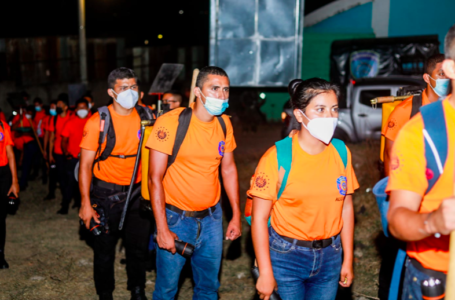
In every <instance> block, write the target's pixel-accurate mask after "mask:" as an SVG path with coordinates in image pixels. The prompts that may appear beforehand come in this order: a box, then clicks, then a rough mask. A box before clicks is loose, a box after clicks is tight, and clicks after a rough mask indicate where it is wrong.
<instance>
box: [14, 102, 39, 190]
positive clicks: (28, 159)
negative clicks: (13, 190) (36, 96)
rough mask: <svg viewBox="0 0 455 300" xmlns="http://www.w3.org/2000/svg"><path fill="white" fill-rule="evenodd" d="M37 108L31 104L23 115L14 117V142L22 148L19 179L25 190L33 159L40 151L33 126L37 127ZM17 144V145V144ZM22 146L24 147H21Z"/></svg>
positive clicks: (22, 188) (21, 186) (19, 148)
mask: <svg viewBox="0 0 455 300" xmlns="http://www.w3.org/2000/svg"><path fill="white" fill-rule="evenodd" d="M34 114H35V108H34V107H33V106H32V105H30V106H27V108H26V109H25V113H23V114H22V115H20V114H19V115H16V116H15V117H14V118H13V126H12V130H13V131H14V138H13V142H14V144H16V141H17V144H19V147H17V148H18V150H22V151H23V153H22V157H23V159H22V168H21V169H22V172H21V178H20V180H19V186H20V188H21V190H22V191H23V190H25V189H26V188H27V185H28V180H29V177H30V171H31V170H32V166H33V161H34V159H35V156H36V155H37V154H38V152H39V147H38V143H37V142H36V139H35V135H34V134H33V129H32V128H31V126H33V128H35V129H36V124H35V123H34V122H33V118H34ZM16 146H17V145H16ZM21 148H22V149H21Z"/></svg>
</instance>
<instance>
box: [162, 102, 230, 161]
mask: <svg viewBox="0 0 455 300" xmlns="http://www.w3.org/2000/svg"><path fill="white" fill-rule="evenodd" d="M192 115H193V109H192V108H191V107H187V108H185V109H184V110H182V112H181V113H180V115H179V125H178V127H177V133H176V135H175V142H174V148H173V149H172V155H169V158H168V160H167V168H166V169H169V167H170V166H171V165H172V164H173V163H174V162H175V159H176V158H177V154H178V152H179V150H180V146H182V143H183V140H184V139H185V136H186V133H187V132H188V128H189V127H190V121H191V116H192ZM216 118H217V119H218V122H219V123H220V125H221V128H222V129H223V133H224V138H226V123H225V122H224V120H223V118H222V117H221V116H217V117H216Z"/></svg>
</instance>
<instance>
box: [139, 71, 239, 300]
mask: <svg viewBox="0 0 455 300" xmlns="http://www.w3.org/2000/svg"><path fill="white" fill-rule="evenodd" d="M194 93H195V95H196V97H197V100H196V101H195V102H194V103H193V104H192V105H191V106H190V107H189V108H176V109H173V110H171V111H170V112H167V113H165V114H163V115H162V116H160V117H159V118H158V119H157V122H156V123H155V126H154V127H153V131H152V133H151V134H150V137H149V139H148V141H147V143H146V147H148V148H150V149H151V151H150V166H149V170H150V175H149V190H150V191H151V193H150V194H151V195H150V196H151V197H150V198H151V202H152V207H153V213H154V215H155V220H156V226H157V236H156V242H157V244H158V247H157V253H156V268H157V276H156V277H157V279H156V284H155V291H154V293H153V299H155V300H171V299H174V298H175V295H176V293H177V290H178V282H179V276H180V272H181V270H182V268H183V266H184V265H185V262H186V258H185V257H183V256H181V255H174V254H175V253H176V247H175V240H182V241H184V242H187V243H189V244H192V245H194V246H195V249H194V252H193V254H192V256H191V266H192V269H193V279H194V283H195V286H194V295H193V300H198V299H204V300H209V299H210V300H211V299H218V288H219V286H220V283H219V280H218V273H219V270H220V264H221V255H222V248H223V222H222V209H221V205H220V196H221V184H220V180H219V178H220V176H219V174H220V172H221V177H222V178H223V183H224V187H225V190H226V193H227V195H228V197H229V202H230V204H231V207H232V210H233V218H232V220H231V221H230V223H229V225H228V227H227V230H226V236H225V238H226V239H227V240H235V239H237V238H238V237H239V236H240V235H241V222H240V208H239V186H238V180H237V179H238V176H237V168H236V166H235V161H234V154H233V151H234V149H235V148H236V143H235V139H234V134H233V129H232V124H231V122H230V120H229V117H227V116H225V115H222V114H223V112H224V111H225V109H226V108H227V107H228V106H229V104H228V103H229V100H228V98H229V78H228V76H227V74H226V72H225V71H224V70H222V69H220V68H218V67H205V68H202V69H201V71H200V73H199V75H198V77H197V81H196V87H195V89H194ZM220 166H221V171H219V170H220V168H219V167H220Z"/></svg>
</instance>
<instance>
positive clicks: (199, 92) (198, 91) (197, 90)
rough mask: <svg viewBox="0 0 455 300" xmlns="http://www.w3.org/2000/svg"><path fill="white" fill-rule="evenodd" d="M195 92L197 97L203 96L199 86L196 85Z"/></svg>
mask: <svg viewBox="0 0 455 300" xmlns="http://www.w3.org/2000/svg"><path fill="white" fill-rule="evenodd" d="M193 93H194V95H195V96H196V97H197V98H201V90H200V89H199V87H197V86H196V87H194V89H193Z"/></svg>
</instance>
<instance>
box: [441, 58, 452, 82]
mask: <svg viewBox="0 0 455 300" xmlns="http://www.w3.org/2000/svg"><path fill="white" fill-rule="evenodd" d="M442 70H443V71H444V74H445V75H446V76H447V78H450V79H452V80H455V61H454V60H452V59H446V60H444V61H443V62H442Z"/></svg>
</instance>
